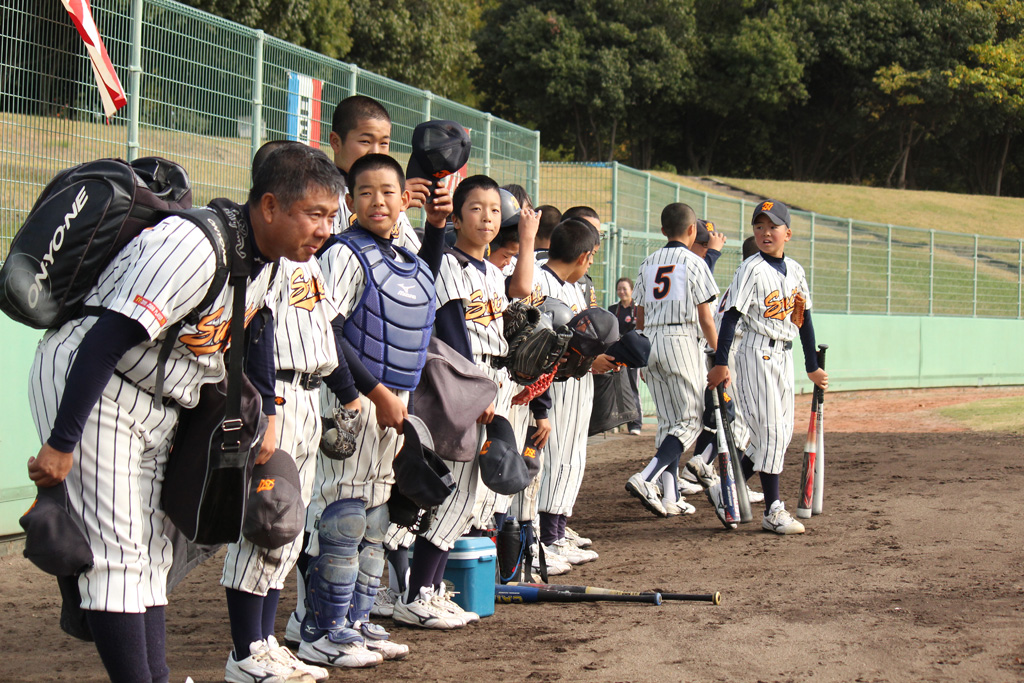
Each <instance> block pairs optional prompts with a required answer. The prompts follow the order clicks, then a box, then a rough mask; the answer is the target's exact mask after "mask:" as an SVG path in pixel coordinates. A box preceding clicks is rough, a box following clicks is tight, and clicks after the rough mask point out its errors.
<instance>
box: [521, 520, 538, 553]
mask: <svg viewBox="0 0 1024 683" xmlns="http://www.w3.org/2000/svg"><path fill="white" fill-rule="evenodd" d="M521 528H522V529H524V530H525V534H526V535H525V536H524V537H523V542H524V543H526V545H527V547H529V546H531V545H533V544H534V543H536V542H537V532H536V531H535V530H534V528H533V521H532V520H526V521H524V522H523V525H522V527H521Z"/></svg>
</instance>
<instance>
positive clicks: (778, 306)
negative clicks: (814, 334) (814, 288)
mask: <svg viewBox="0 0 1024 683" xmlns="http://www.w3.org/2000/svg"><path fill="white" fill-rule="evenodd" d="M798 292H799V290H798V289H796V288H795V287H794V288H793V292H792V293H791V294H790V295H789V296H782V295H781V294H780V293H779V290H777V289H776V290H775V291H774V292H772V293H771V294H769V295H768V296H766V297H765V298H764V317H765V318H767V319H769V320H785V319H786V316H788V315H790V314H791V313H792V312H793V306H795V305H796V295H797V293H798Z"/></svg>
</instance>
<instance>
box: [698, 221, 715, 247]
mask: <svg viewBox="0 0 1024 683" xmlns="http://www.w3.org/2000/svg"><path fill="white" fill-rule="evenodd" d="M714 231H715V224H714V223H712V222H711V221H705V220H702V219H700V218H698V219H697V237H695V238H694V240H693V241H694V242H695V243H697V244H704V243H705V242H707V241H708V240H710V239H711V233H713V232H714Z"/></svg>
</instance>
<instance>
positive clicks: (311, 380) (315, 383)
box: [277, 370, 324, 391]
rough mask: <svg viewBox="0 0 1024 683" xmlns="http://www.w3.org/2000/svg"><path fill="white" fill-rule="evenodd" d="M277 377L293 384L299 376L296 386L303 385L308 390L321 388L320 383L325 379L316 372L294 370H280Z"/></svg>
mask: <svg viewBox="0 0 1024 683" xmlns="http://www.w3.org/2000/svg"><path fill="white" fill-rule="evenodd" d="M277 378H278V379H279V380H281V381H282V382H286V383H288V384H291V383H292V382H293V381H294V380H295V379H296V378H298V382H297V383H296V386H298V387H301V388H303V389H305V390H306V391H313V390H314V389H319V388H320V385H321V384H322V383H323V381H324V380H323V377H321V376H320V375H319V374H317V373H315V372H295V371H294V370H278V371H277Z"/></svg>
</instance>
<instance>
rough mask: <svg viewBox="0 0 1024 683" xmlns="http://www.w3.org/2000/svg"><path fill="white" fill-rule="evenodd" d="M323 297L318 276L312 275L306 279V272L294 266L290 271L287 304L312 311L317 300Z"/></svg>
mask: <svg viewBox="0 0 1024 683" xmlns="http://www.w3.org/2000/svg"><path fill="white" fill-rule="evenodd" d="M323 298H324V290H323V287H321V286H320V278H318V277H313V278H312V279H309V280H307V279H306V274H305V273H303V272H302V269H301V268H296V269H295V272H294V273H292V279H291V290H290V291H289V293H288V305H289V306H295V307H296V308H301V309H303V310H306V311H312V310H313V306H315V305H316V302H317V301H320V300H321V299H323Z"/></svg>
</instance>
